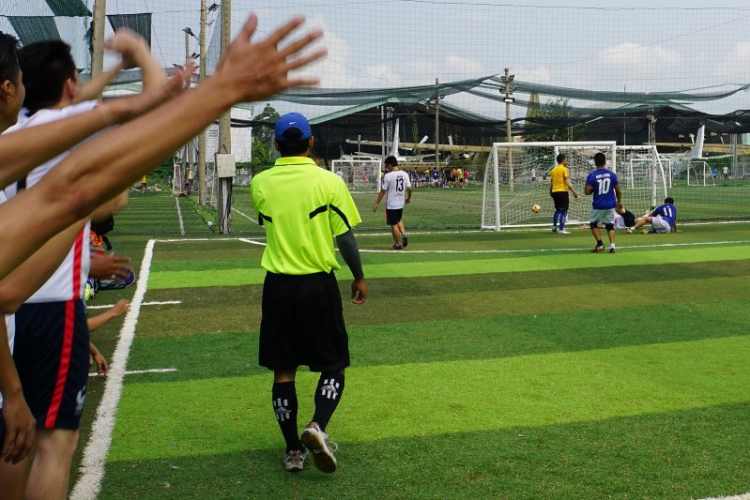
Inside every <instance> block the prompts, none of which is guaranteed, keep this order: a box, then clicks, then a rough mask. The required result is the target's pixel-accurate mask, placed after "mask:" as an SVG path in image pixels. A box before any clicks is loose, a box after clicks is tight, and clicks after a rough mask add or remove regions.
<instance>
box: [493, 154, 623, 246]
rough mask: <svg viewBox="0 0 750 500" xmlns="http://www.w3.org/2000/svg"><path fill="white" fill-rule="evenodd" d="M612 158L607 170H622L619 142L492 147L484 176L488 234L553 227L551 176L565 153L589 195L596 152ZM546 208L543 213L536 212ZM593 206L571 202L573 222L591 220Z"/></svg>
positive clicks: (574, 175) (573, 178) (576, 181)
mask: <svg viewBox="0 0 750 500" xmlns="http://www.w3.org/2000/svg"><path fill="white" fill-rule="evenodd" d="M599 152H601V153H604V154H605V155H606V156H607V165H608V167H609V168H611V169H613V170H614V169H615V168H616V162H617V158H616V152H615V142H614V141H592V142H498V143H494V144H493V145H492V150H491V152H490V155H489V158H488V160H487V164H486V167H485V175H484V189H483V197H482V225H481V228H482V229H486V230H493V231H500V229H501V228H502V227H512V226H532V225H542V224H544V225H547V224H550V223H551V220H552V219H551V217H552V213H553V212H554V204H553V202H552V198H551V197H550V195H549V187H550V181H549V173H550V171H551V170H552V169H553V168H554V167H555V165H556V164H557V163H556V157H557V155H558V154H560V153H562V154H565V155H566V157H567V160H568V172H569V174H570V179H571V182H572V183H573V185H574V186H576V188H577V189H578V190H579V191H581V192H582V191H583V183H584V182H585V180H586V176H587V175H588V174H589V172H591V171H592V169H593V157H594V154H596V153H599ZM534 205H540V206H541V207H542V210H541V212H540V213H534V212H532V210H531V207H533V206H534ZM590 208H591V206H590V204H589V205H588V206H587V205H586V203H583V202H582V201H573V200H571V204H570V210H569V212H568V220H569V221H570V222H571V223H576V222H581V221H584V220H588V215H589V211H590Z"/></svg>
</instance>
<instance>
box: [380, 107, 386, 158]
mask: <svg viewBox="0 0 750 500" xmlns="http://www.w3.org/2000/svg"><path fill="white" fill-rule="evenodd" d="M380 157H381V158H383V160H384V161H385V108H384V107H383V106H380Z"/></svg>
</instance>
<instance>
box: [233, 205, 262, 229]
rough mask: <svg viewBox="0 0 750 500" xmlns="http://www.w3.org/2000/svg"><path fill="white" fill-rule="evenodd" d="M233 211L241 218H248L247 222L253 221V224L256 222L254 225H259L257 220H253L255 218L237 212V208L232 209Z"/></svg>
mask: <svg viewBox="0 0 750 500" xmlns="http://www.w3.org/2000/svg"><path fill="white" fill-rule="evenodd" d="M232 210H234V211H235V212H237V213H238V214H240V215H241V216H243V217H244V218H246V219H247V220H249V221H251V222H254V223H255V224H256V225H257V224H258V221H257V220H255V219H253V218H252V217H250V216H249V215H247V214H243V213H242V212H240V211H239V210H237V209H236V208H234V207H232Z"/></svg>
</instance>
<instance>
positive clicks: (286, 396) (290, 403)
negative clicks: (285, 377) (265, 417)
mask: <svg viewBox="0 0 750 500" xmlns="http://www.w3.org/2000/svg"><path fill="white" fill-rule="evenodd" d="M271 397H272V399H273V411H274V413H275V414H276V421H277V422H278V423H279V427H280V428H281V433H282V434H283V435H284V441H286V451H291V450H300V449H302V442H301V441H300V440H299V433H298V432H297V390H296V389H295V386H294V382H282V383H274V384H273V389H272V390H271Z"/></svg>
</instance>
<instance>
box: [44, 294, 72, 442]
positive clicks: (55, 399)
mask: <svg viewBox="0 0 750 500" xmlns="http://www.w3.org/2000/svg"><path fill="white" fill-rule="evenodd" d="M75 318H76V301H75V300H69V301H67V302H66V303H65V331H64V333H63V342H62V352H61V353H60V367H59V368H58V369H57V381H56V382H55V391H54V392H53V393H52V402H51V403H50V405H49V410H47V419H46V420H45V421H44V427H46V428H47V429H51V428H53V427H54V426H55V422H56V420H57V413H58V412H59V411H60V404H61V403H62V399H63V394H64V392H65V382H66V381H67V379H68V370H69V369H70V354H71V352H72V350H73V329H74V327H75Z"/></svg>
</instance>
